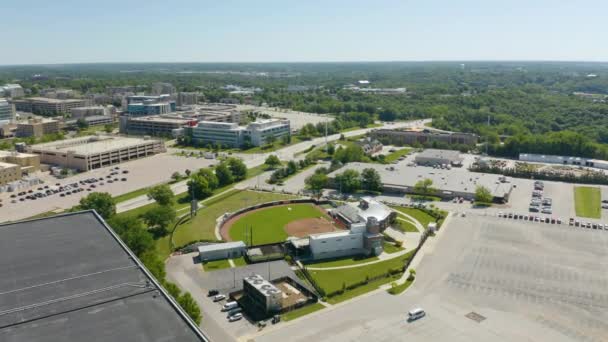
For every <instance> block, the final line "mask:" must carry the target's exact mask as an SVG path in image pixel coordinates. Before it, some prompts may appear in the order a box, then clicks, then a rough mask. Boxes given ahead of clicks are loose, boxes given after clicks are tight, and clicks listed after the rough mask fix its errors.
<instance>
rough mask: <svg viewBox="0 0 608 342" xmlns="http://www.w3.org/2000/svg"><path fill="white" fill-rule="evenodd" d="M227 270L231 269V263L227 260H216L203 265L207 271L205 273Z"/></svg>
mask: <svg viewBox="0 0 608 342" xmlns="http://www.w3.org/2000/svg"><path fill="white" fill-rule="evenodd" d="M225 268H230V263H229V262H228V260H227V259H222V260H214V261H209V262H205V263H203V269H204V270H205V272H211V271H217V270H223V269H225Z"/></svg>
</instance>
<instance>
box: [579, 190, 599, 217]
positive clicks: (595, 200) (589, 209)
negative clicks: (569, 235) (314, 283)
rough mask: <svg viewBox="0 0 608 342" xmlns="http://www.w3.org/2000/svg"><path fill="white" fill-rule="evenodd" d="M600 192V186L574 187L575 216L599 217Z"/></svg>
mask: <svg viewBox="0 0 608 342" xmlns="http://www.w3.org/2000/svg"><path fill="white" fill-rule="evenodd" d="M601 200H602V194H601V191H600V188H598V187H590V186H575V187H574V208H575V210H576V216H579V217H589V218H598V219H599V218H601V217H602V207H601V205H602V203H601Z"/></svg>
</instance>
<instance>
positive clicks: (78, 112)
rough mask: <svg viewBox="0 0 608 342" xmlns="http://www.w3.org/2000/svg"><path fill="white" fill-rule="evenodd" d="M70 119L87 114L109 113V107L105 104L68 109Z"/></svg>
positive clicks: (99, 114) (100, 114)
mask: <svg viewBox="0 0 608 342" xmlns="http://www.w3.org/2000/svg"><path fill="white" fill-rule="evenodd" d="M70 114H71V115H72V119H80V118H84V117H87V116H102V115H110V107H106V106H88V107H75V108H72V109H70Z"/></svg>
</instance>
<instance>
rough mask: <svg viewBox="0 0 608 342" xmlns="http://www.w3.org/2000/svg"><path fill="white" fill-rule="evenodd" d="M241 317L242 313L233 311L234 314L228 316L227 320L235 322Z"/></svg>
mask: <svg viewBox="0 0 608 342" xmlns="http://www.w3.org/2000/svg"><path fill="white" fill-rule="evenodd" d="M242 318H243V314H242V313H240V312H239V313H235V314H234V315H231V316H228V322H236V321H238V320H240V319H242Z"/></svg>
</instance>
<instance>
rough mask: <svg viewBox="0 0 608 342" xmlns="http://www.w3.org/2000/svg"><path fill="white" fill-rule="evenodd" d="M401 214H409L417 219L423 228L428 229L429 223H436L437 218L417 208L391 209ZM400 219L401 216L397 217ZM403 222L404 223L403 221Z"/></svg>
mask: <svg viewBox="0 0 608 342" xmlns="http://www.w3.org/2000/svg"><path fill="white" fill-rule="evenodd" d="M391 208H393V209H395V210H397V211H399V212H402V213H404V214H408V215H410V216H412V217H413V218H415V219H416V221H418V222H420V223H421V224H422V226H423V227H425V228H426V227H427V226H428V225H429V223H431V222H435V218H434V217H433V216H431V215H429V214H427V213H425V212H424V211H422V210H420V209H416V208H404V207H391ZM397 217H399V216H397ZM401 222H403V221H401Z"/></svg>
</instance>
